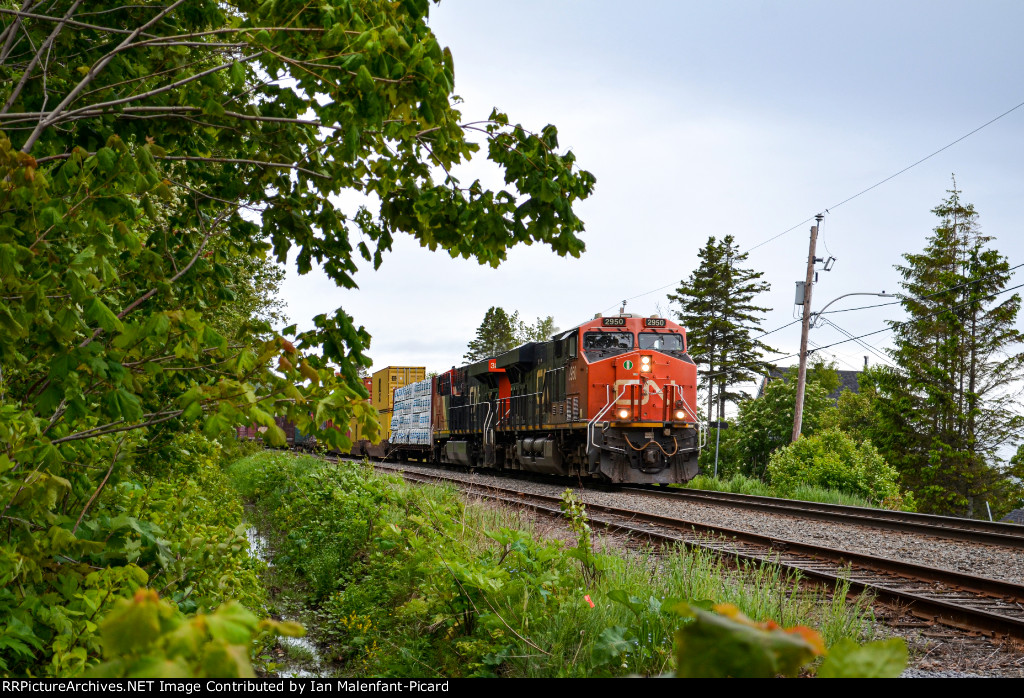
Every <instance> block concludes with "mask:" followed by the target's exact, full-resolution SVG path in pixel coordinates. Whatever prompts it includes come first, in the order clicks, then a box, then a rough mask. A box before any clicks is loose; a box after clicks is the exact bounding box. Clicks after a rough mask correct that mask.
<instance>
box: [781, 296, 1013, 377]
mask: <svg viewBox="0 0 1024 698" xmlns="http://www.w3.org/2000/svg"><path fill="white" fill-rule="evenodd" d="M1019 288H1024V284H1019V285H1017V286H1012V287H1011V288H1007V289H1003V290H1002V291H999V292H997V293H992V294H990V295H987V296H982V297H981V298H974V299H971V300H969V301H964V302H963V303H958V304H957V305H951V306H945V307H942V308H939V309H938V310H936V311H935V312H933V313H928V314H927V315H922V316H921V317H920V318H918V319H920V320H924V319H926V318H930V317H934V316H936V315H938V314H939V313H945V312H949V311H951V310H956V309H958V308H961V307H963V306H965V305H970V304H971V303H975V302H977V301H985V300H991V299H993V298H995V297H996V296H1001V295H1002V294H1004V293H1009V292H1010V291H1016V290H1017V289H1019ZM907 324H909V322H894V323H893V324H892V325H890V326H889V327H886V328H883V329H881V330H875V331H874V332H867V333H865V334H861V335H857V336H856V337H850V338H849V339H843V340H841V341H838V342H833V343H832V344H826V345H825V346H823V347H820V348H821V349H829V348H831V347H836V346H839V345H840V344H846V343H847V342H853V341H856V340H858V339H864V338H865V337H871V336H873V335H876V334H881V333H882V332H889V331H891V330H893V329H894V328H895V327H896V326H897V325H907ZM795 356H799V354H788V355H786V356H782V357H780V358H778V359H775V361H783V360H785V359H792V358H793V357H795Z"/></svg>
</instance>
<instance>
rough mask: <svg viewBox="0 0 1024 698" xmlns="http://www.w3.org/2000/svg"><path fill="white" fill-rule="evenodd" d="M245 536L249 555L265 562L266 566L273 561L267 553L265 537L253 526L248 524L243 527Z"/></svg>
mask: <svg viewBox="0 0 1024 698" xmlns="http://www.w3.org/2000/svg"><path fill="white" fill-rule="evenodd" d="M245 538H246V540H247V541H248V542H249V557H254V558H256V559H257V560H259V561H261V562H264V563H266V564H267V566H268V567H269V566H271V565H272V564H273V563H272V562H271V561H270V559H269V556H268V555H267V551H268V549H269V544H268V543H267V539H266V538H264V537H263V536H262V535H261V534H260V532H259V531H257V530H256V528H255V527H254V526H250V527H249V528H247V529H245Z"/></svg>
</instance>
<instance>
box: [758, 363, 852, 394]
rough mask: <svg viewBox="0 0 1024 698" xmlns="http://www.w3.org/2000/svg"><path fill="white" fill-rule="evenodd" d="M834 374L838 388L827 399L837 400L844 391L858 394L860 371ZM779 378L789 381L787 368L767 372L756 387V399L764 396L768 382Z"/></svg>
mask: <svg viewBox="0 0 1024 698" xmlns="http://www.w3.org/2000/svg"><path fill="white" fill-rule="evenodd" d="M836 373H838V374H839V387H838V388H836V389H835V390H833V391H832V392H831V393H829V395H828V396H829V398H831V399H832V400H838V399H839V394H840V393H842V392H843V391H844V390H849V391H851V392H854V393H857V392H860V383H859V381H858V376H860V374H861V371H839V370H837V371H836ZM780 378H781V379H782V380H784V381H785V380H789V369H788V368H773V369H771V370H770V371H769V372H768V375H767V376H765V377H764V378H762V379H761V385H760V386H758V388H757V397H761V395H763V394H764V388H765V386H766V385H767V384H768V381H773V380H778V379H780Z"/></svg>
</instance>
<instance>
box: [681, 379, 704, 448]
mask: <svg viewBox="0 0 1024 698" xmlns="http://www.w3.org/2000/svg"><path fill="white" fill-rule="evenodd" d="M674 388H675V390H679V391H682V388H683V386H681V385H674ZM675 390H673V393H674V392H675ZM673 397H675V395H674V394H673ZM679 402H681V403H683V409H684V410H685V411H686V413H687V414H689V415H690V416H691V417H693V421H694V422H695V423H696V424H697V450H700V449H702V448H704V446H706V445H707V443H708V425H707V424H705V423H704V421H703V420H701V418H700V415H698V414H697V413H696V412H694V411H693V410H691V409H690V406H689V405H687V404H686V400H680V401H679Z"/></svg>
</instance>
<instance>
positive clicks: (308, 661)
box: [245, 526, 323, 679]
mask: <svg viewBox="0 0 1024 698" xmlns="http://www.w3.org/2000/svg"><path fill="white" fill-rule="evenodd" d="M245 538H246V540H247V541H248V543H249V555H250V557H253V558H256V559H257V560H260V561H261V562H263V563H265V564H266V565H267V566H268V567H270V566H272V565H273V563H272V562H271V561H270V554H269V553H270V545H269V543H268V541H267V539H266V537H264V536H263V535H262V534H261V533H260V532H259V531H258V530H256V527H255V526H250V527H249V528H247V529H245ZM282 620H292V619H291V618H286V617H282ZM277 644H278V646H279V647H280V648H281V649H283V650H284V651H285V654H286V655H288V656H287V659H286V663H285V665H284V666H283V667H281V668H280V669H279V670H278V671H277V676H280V677H281V678H285V679H309V678H320V677H321V675H320V674H316V673H313V672H311V671H309V670H307V669H304V668H303V667H304V666H305V667H312V668H314V669H316V668H319V667H320V666H321V665H322V663H323V659H322V658H321V656H320V650H319V649H318V648H317V646H316V644H315V643H314V642H313V641H312V640H310V639H309V638H308V637H284V636H282V637H278V638H277ZM293 653H294V654H295V655H296V657H294V658H293V657H292V656H291V655H292V654H293Z"/></svg>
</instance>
